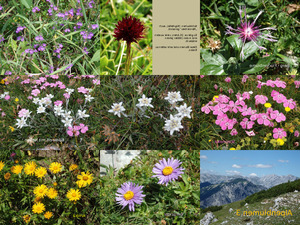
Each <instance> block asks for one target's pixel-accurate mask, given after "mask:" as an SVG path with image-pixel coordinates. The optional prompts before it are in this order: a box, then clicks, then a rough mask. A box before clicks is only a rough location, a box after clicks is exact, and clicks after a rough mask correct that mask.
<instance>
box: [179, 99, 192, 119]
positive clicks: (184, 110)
mask: <svg viewBox="0 0 300 225" xmlns="http://www.w3.org/2000/svg"><path fill="white" fill-rule="evenodd" d="M176 109H177V111H178V113H177V114H176V115H175V116H177V117H181V118H183V117H185V116H186V117H188V118H191V115H190V113H191V112H192V109H191V106H190V107H187V105H186V103H184V105H181V106H179V107H176Z"/></svg>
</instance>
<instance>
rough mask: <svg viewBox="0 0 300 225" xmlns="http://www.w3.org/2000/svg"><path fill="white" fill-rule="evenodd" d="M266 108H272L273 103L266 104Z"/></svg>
mask: <svg viewBox="0 0 300 225" xmlns="http://www.w3.org/2000/svg"><path fill="white" fill-rule="evenodd" d="M264 106H265V107H266V108H270V107H271V106H272V105H271V103H269V102H266V103H265V104H264Z"/></svg>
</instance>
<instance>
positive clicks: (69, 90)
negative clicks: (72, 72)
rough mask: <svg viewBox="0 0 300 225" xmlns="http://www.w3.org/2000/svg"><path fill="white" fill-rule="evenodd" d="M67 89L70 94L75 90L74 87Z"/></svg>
mask: <svg viewBox="0 0 300 225" xmlns="http://www.w3.org/2000/svg"><path fill="white" fill-rule="evenodd" d="M65 91H66V92H67V93H68V94H69V95H71V94H72V93H73V92H74V89H71V88H67V89H66V90H65Z"/></svg>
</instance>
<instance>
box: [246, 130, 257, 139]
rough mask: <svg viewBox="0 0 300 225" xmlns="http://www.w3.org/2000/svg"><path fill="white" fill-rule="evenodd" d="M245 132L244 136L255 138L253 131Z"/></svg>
mask: <svg viewBox="0 0 300 225" xmlns="http://www.w3.org/2000/svg"><path fill="white" fill-rule="evenodd" d="M245 132H246V134H247V135H248V136H250V137H251V136H255V133H254V131H253V130H251V131H246V130H245Z"/></svg>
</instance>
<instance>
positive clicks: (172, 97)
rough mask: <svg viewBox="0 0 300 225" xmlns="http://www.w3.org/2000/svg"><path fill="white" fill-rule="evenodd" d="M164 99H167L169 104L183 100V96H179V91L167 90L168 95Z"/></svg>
mask: <svg viewBox="0 0 300 225" xmlns="http://www.w3.org/2000/svg"><path fill="white" fill-rule="evenodd" d="M165 100H168V101H169V102H170V103H171V104H173V103H175V102H179V101H183V98H181V95H180V91H178V92H176V91H174V92H168V97H166V98H165Z"/></svg>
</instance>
